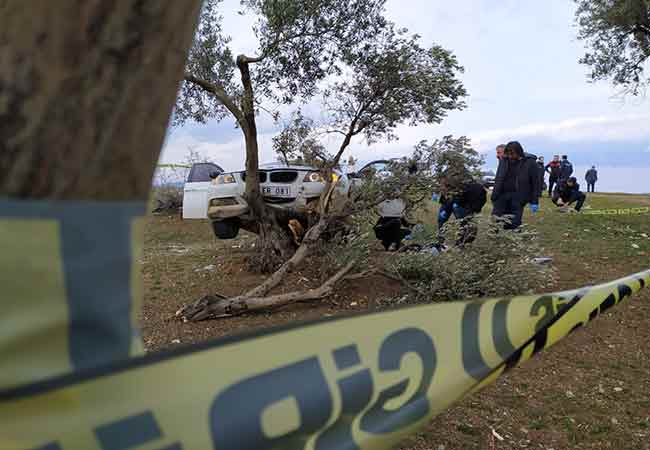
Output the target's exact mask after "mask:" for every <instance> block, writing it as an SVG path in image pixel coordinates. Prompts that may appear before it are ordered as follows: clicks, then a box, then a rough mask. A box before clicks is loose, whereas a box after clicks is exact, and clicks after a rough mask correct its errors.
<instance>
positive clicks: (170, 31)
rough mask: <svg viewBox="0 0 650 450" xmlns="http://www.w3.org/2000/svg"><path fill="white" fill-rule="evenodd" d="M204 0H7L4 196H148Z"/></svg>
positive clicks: (0, 151) (1, 34)
mask: <svg viewBox="0 0 650 450" xmlns="http://www.w3.org/2000/svg"><path fill="white" fill-rule="evenodd" d="M199 6H200V2H199V0H192V1H189V2H185V1H183V2H159V1H158V0H148V1H141V0H119V1H110V2H109V1H105V0H56V1H46V2H38V4H36V3H34V2H21V1H2V2H0V194H2V195H6V196H13V197H39V198H58V199H63V198H67V199H106V200H108V199H110V200H124V199H134V198H138V199H145V198H146V197H147V195H148V192H149V188H150V185H151V178H152V175H153V171H154V168H155V164H156V161H157V160H158V155H159V152H160V148H161V145H162V142H163V139H164V133H165V128H166V126H167V122H168V120H169V116H170V111H171V108H172V106H173V103H174V99H175V96H176V92H177V88H178V81H179V78H180V76H181V74H182V69H183V65H184V63H185V54H186V49H187V46H188V45H189V43H190V41H191V38H192V34H193V31H194V25H195V20H196V18H197V15H198V8H199Z"/></svg>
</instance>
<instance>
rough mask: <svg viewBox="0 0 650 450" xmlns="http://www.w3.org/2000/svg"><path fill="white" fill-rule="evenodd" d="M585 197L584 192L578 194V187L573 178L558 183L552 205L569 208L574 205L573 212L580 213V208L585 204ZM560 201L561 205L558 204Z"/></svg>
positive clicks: (576, 181)
mask: <svg viewBox="0 0 650 450" xmlns="http://www.w3.org/2000/svg"><path fill="white" fill-rule="evenodd" d="M586 199H587V196H586V195H585V193H584V192H580V185H579V184H578V180H576V178H575V177H570V178H569V179H568V180H566V181H564V180H563V181H561V182H560V183H558V187H557V189H556V190H555V192H554V193H553V199H552V200H553V203H555V205H556V206H569V205H570V204H572V203H575V204H576V206H575V210H576V211H577V212H580V210H581V209H582V206H583V205H584V204H585V200H586ZM560 201H562V204H560V203H559V202H560Z"/></svg>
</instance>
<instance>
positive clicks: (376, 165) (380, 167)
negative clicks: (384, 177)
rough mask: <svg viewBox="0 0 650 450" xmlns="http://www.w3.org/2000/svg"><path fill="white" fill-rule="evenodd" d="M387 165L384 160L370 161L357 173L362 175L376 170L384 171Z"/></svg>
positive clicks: (373, 172)
mask: <svg viewBox="0 0 650 450" xmlns="http://www.w3.org/2000/svg"><path fill="white" fill-rule="evenodd" d="M388 165H389V163H388V162H386V161H381V162H375V163H370V164H368V165H367V166H365V167H364V168H363V169H361V171H360V172H359V173H360V174H361V175H363V176H370V175H374V174H376V173H378V172H384V171H386V170H388Z"/></svg>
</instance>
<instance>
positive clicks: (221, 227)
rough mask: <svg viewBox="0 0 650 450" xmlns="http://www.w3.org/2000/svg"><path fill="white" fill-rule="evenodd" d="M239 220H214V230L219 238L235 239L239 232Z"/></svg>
mask: <svg viewBox="0 0 650 450" xmlns="http://www.w3.org/2000/svg"><path fill="white" fill-rule="evenodd" d="M239 226H240V224H239V220H238V219H226V220H220V221H214V222H212V231H214V235H215V236H216V237H217V239H235V238H236V237H237V235H238V234H239Z"/></svg>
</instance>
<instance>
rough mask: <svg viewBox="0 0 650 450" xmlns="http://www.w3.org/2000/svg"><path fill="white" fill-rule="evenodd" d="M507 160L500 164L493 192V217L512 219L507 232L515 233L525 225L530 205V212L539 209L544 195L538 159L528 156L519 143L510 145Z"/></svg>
mask: <svg viewBox="0 0 650 450" xmlns="http://www.w3.org/2000/svg"><path fill="white" fill-rule="evenodd" d="M505 156H506V157H505V158H504V159H502V160H501V162H500V163H499V168H498V169H497V176H496V178H495V181H494V190H493V191H492V203H493V205H494V209H493V210H492V214H493V215H495V216H497V217H504V216H510V223H508V224H506V225H505V228H506V229H509V230H513V229H516V228H519V226H520V225H521V219H522V215H523V213H524V207H525V206H526V204H528V203H530V210H531V211H532V212H533V213H536V212H537V211H538V210H539V195H540V192H541V186H540V182H539V181H540V178H539V168H538V166H537V157H536V156H535V155H531V154H529V153H524V148H523V147H522V146H521V144H520V143H519V142H517V141H513V142H509V143H508V145H506V150H505Z"/></svg>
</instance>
